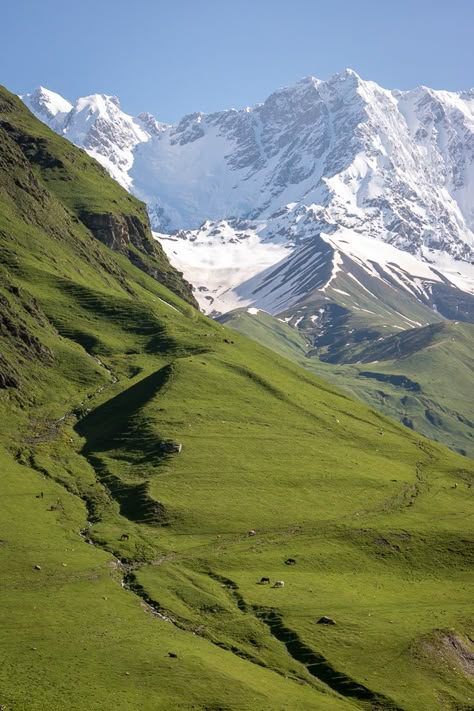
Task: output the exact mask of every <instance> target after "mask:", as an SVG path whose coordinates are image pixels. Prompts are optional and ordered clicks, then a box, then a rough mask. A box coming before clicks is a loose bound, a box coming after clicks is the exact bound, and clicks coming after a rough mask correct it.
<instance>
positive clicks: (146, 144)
mask: <svg viewBox="0 0 474 711" xmlns="http://www.w3.org/2000/svg"><path fill="white" fill-rule="evenodd" d="M22 98H23V100H24V101H25V102H26V103H27V105H28V106H29V107H30V108H31V110H32V111H33V112H34V113H35V114H36V115H37V116H39V117H40V118H41V119H42V120H44V121H45V122H46V123H48V124H49V125H50V126H51V127H52V128H53V129H54V130H56V131H58V132H60V133H61V134H62V135H64V136H66V137H67V138H69V139H70V140H72V141H73V142H75V143H77V144H78V145H80V146H83V147H84V148H85V149H86V150H87V151H88V152H89V153H90V154H91V155H93V156H94V157H95V158H97V159H98V160H99V161H100V162H101V163H102V164H103V165H104V166H105V167H106V168H107V169H108V170H109V171H110V172H111V174H112V175H113V176H114V177H115V178H116V179H117V180H119V181H120V182H121V183H122V184H123V185H124V186H126V187H127V188H128V189H129V190H131V191H132V192H133V193H134V194H136V195H137V196H138V197H140V198H142V199H143V200H145V202H146V203H147V204H148V207H149V212H150V216H151V219H152V224H153V226H154V228H155V230H156V232H157V233H158V235H157V236H158V238H159V239H160V240H161V241H162V244H163V246H164V247H165V249H166V250H167V252H168V255H169V257H170V258H171V260H172V261H174V263H175V265H176V266H178V267H179V268H180V269H182V271H184V273H185V275H186V277H187V278H188V279H189V280H190V281H192V282H193V283H194V284H195V286H196V289H197V292H196V296H197V298H198V299H200V303H201V305H202V306H203V308H205V310H207V311H221V312H222V311H226V310H229V309H231V308H235V307H236V306H240V305H244V304H245V305H247V304H250V305H255V306H256V307H262V308H266V309H267V310H270V311H271V312H272V313H278V312H279V311H280V312H281V311H283V310H285V309H287V308H289V307H290V306H294V305H295V304H298V303H300V302H301V300H302V299H303V300H304V299H305V298H306V297H307V296H308V294H309V293H310V292H311V291H312V290H315V289H316V290H320V291H321V292H322V293H324V290H327V288H328V286H329V285H330V284H331V283H332V286H335V284H336V281H335V275H336V274H337V269H338V265H339V264H342V263H344V264H345V265H346V268H348V267H347V265H348V264H349V262H350V263H351V264H354V260H355V262H357V263H358V268H362V266H361V264H362V263H363V265H364V266H363V269H364V270H365V271H366V272H367V273H370V272H371V271H372V277H373V278H374V279H379V280H385V281H386V282H387V283H390V284H391V285H392V287H391V288H395V287H396V288H397V289H398V290H400V289H401V290H403V291H404V292H406V293H408V294H411V295H412V297H413V298H414V299H418V300H419V301H420V302H421V303H423V304H426V305H427V306H429V308H430V309H433V308H434V309H439V310H440V312H441V313H443V307H442V304H441V301H443V299H442V298H441V297H440V293H441V292H443V293H444V291H445V290H446V288H448V289H449V290H452V291H450V297H449V298H450V299H451V300H452V299H453V298H454V292H456V293H469V292H471V291H472V290H474V286H473V285H474V279H473V277H474V274H473V270H474V268H473V267H472V262H474V90H471V91H466V92H458V93H453V92H446V91H434V90H432V89H428V88H426V87H420V88H418V89H415V90H413V91H406V92H401V91H388V90H385V89H382V88H381V87H380V86H378V85H377V84H375V83H373V82H370V81H364V80H362V79H361V78H360V77H359V76H358V75H357V74H356V73H355V72H353V71H351V70H346V71H344V72H342V73H340V74H337V75H335V76H334V77H332V78H331V79H329V80H327V81H320V80H318V79H315V78H314V77H308V78H306V79H303V80H302V81H300V82H298V83H297V84H296V85H295V86H292V87H289V88H284V89H280V90H278V91H276V92H275V93H273V94H272V95H271V96H270V97H269V98H268V99H267V100H266V101H265V102H264V103H263V104H259V105H257V106H255V107H253V108H246V109H242V110H234V109H232V110H228V111H222V112H217V113H213V114H207V115H206V114H202V113H195V114H190V115H188V116H185V117H184V118H183V119H182V120H181V121H180V122H179V123H178V124H177V125H166V124H161V123H159V122H158V121H157V120H156V119H155V118H154V117H153V116H151V115H149V114H141V115H140V116H138V117H135V118H133V117H131V116H128V115H127V114H125V113H123V112H122V111H121V109H120V106H119V102H118V100H117V99H116V98H114V97H109V96H101V95H96V96H91V97H86V98H82V99H79V100H78V101H76V102H75V103H74V104H69V102H67V101H65V100H64V99H62V98H61V97H59V96H58V95H57V94H54V93H53V92H49V91H47V90H45V89H39V90H37V91H36V92H34V93H33V94H30V95H27V96H24V97H22ZM383 243H385V244H383ZM406 252H408V253H410V254H409V255H406V254H405V253H406ZM440 285H444V286H443V287H442V288H441V286H440ZM366 288H367V287H366ZM463 298H464V297H463ZM466 298H467V299H468V301H469V299H472V298H473V297H472V296H471V297H469V296H466ZM469 303H470V301H469ZM471 309H472V307H469V308H468V309H467V311H469V312H471ZM464 310H465V309H464ZM463 313H464V311H463Z"/></svg>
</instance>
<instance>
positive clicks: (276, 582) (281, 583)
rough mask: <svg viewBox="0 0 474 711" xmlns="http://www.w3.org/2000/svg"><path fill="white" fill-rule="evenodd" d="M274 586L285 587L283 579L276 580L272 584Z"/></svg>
mask: <svg viewBox="0 0 474 711" xmlns="http://www.w3.org/2000/svg"><path fill="white" fill-rule="evenodd" d="M273 587H274V588H284V587H285V581H284V580H276V581H275V584H274V585H273Z"/></svg>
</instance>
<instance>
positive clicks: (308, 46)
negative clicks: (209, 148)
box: [0, 0, 474, 121]
mask: <svg viewBox="0 0 474 711" xmlns="http://www.w3.org/2000/svg"><path fill="white" fill-rule="evenodd" d="M2 5H3V7H2V11H1V23H2V47H1V60H0V66H1V67H2V72H1V76H0V82H1V83H3V84H5V85H6V86H7V87H8V88H9V89H11V90H12V91H15V92H17V93H24V92H28V91H31V90H33V89H34V88H36V87H37V86H38V85H40V84H41V85H43V86H46V87H48V88H50V89H53V90H55V91H57V92H59V93H60V94H62V95H64V96H66V97H67V98H69V99H74V98H77V97H78V96H84V95H85V94H91V93H96V92H99V93H106V94H115V95H117V96H118V97H119V98H120V100H121V104H122V108H123V109H124V110H125V111H127V112H129V113H132V114H137V113H139V112H141V111H150V112H152V113H153V114H154V115H155V116H156V117H157V118H158V119H160V120H162V121H175V120H176V119H178V118H180V117H181V116H182V115H184V114H185V113H190V112H192V111H197V110H202V111H214V110H218V109H224V108H230V107H236V108H237V107H241V106H246V105H252V104H254V103H257V102H259V101H262V100H264V99H265V98H266V97H267V96H268V95H269V94H270V93H271V92H272V91H273V90H274V89H276V88H278V87H281V86H285V85H288V84H292V83H294V82H295V81H297V80H298V79H300V78H302V77H304V76H307V75H309V74H312V75H314V76H317V77H319V78H322V79H325V78H328V77H329V76H330V75H331V74H334V73H335V72H337V71H340V70H341V69H344V68H345V67H350V68H352V69H354V70H355V71H357V72H358V73H359V74H360V75H361V76H362V77H363V78H365V79H373V80H374V81H376V82H378V83H379V84H381V85H382V86H384V87H386V88H400V89H408V88H413V87H414V86H417V85H419V84H425V85H427V86H432V87H434V88H445V89H451V90H459V89H466V88H470V87H472V86H474V39H473V38H474V35H473V32H474V0H324V1H321V0H174V1H173V0H166V1H165V0H95V1H93V0H75V2H70V1H68V0H10V1H9V2H4V3H2Z"/></svg>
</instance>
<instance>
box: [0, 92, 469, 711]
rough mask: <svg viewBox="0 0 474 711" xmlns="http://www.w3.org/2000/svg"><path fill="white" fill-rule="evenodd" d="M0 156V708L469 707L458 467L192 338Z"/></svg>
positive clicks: (177, 311)
mask: <svg viewBox="0 0 474 711" xmlns="http://www.w3.org/2000/svg"><path fill="white" fill-rule="evenodd" d="M7 98H8V95H7ZM4 107H5V105H4ZM3 110H4V111H5V110H6V109H5V108H4V109H3ZM15 111H16V109H15ZM7 118H8V122H9V123H10V124H11V125H13V124H15V125H16V123H17V120H16V118H15V117H14V116H13V115H12V114H10V113H8V117H7ZM1 119H2V120H3V119H4V117H3V116H2V117H1ZM23 120H24V121H27V120H28V121H29V122H31V125H32V126H33V128H35V124H34V120H33V119H32V118H31V117H30V116H29V115H28V114H27V112H26V111H25V117H24V119H23ZM18 125H19V124H18ZM35 130H36V128H35ZM38 130H39V129H38ZM41 130H44V131H45V132H46V134H47V135H46V137H47V138H48V137H49V133H48V132H47V131H46V129H43V128H42V129H41ZM20 135H21V131H20ZM55 140H57V141H59V143H60V144H61V150H64V151H66V147H65V146H66V145H68V144H64V145H63V142H61V140H60V139H55ZM0 141H1V145H2V152H1V153H0V155H1V156H5V155H7V156H9V160H10V162H9V163H8V162H7V164H5V162H0V169H1V170H0V180H1V181H2V186H4V190H2V192H1V196H2V197H1V201H2V202H1V204H0V245H1V264H2V266H1V275H0V276H1V279H0V313H1V321H0V344H1V347H0V354H1V360H0V422H1V423H2V425H1V429H0V496H1V500H2V502H3V515H2V517H1V518H0V559H1V562H2V580H1V583H0V598H1V605H0V610H1V613H0V621H1V627H2V629H1V631H2V634H1V637H0V655H1V658H2V665H1V666H0V703H1V704H3V705H4V707H5V708H6V709H8V711H18V710H20V711H26V710H28V711H38V710H41V711H43V710H45V711H46V710H47V711H55V710H57V711H63V710H66V709H67V710H68V711H70V710H72V711H75V710H81V711H82V710H83V709H84V710H85V709H87V710H88V711H89V710H90V709H96V710H97V711H99V710H100V711H105V710H108V709H114V710H115V709H119V710H120V711H122V710H123V711H125V710H127V711H136V710H137V709H144V710H145V711H146V710H147V709H150V711H151V709H153V710H154V711H156V710H157V709H163V711H165V710H166V711H173V709H207V710H211V709H236V710H238V709H252V710H262V711H265V710H266V709H287V710H288V711H290V710H291V711H293V710H294V709H308V710H309V709H321V710H324V711H343V710H345V709H347V710H349V709H357V708H365V709H379V710H380V709H406V710H407V711H411V710H413V711H415V710H416V711H418V710H419V709H425V708H426V709H428V708H429V709H437V708H439V709H458V710H459V709H467V708H469V703H470V701H469V698H470V695H471V694H472V686H470V677H469V674H468V669H467V666H466V664H467V662H466V659H467V657H468V654H469V649H470V646H469V645H470V642H469V640H468V636H469V635H471V637H472V634H473V632H472V618H471V617H470V615H471V614H472V608H471V605H470V602H471V601H470V596H469V591H468V581H469V575H470V574H471V570H472V569H471V568H470V567H469V564H470V561H469V551H470V548H469V545H468V538H469V535H470V530H471V526H470V518H469V516H471V515H472V506H471V499H472V496H471V491H472V490H471V489H470V488H469V485H470V482H471V480H472V475H473V473H474V466H473V464H472V463H471V462H470V461H468V460H465V459H463V458H461V457H459V456H458V455H455V454H454V453H451V452H450V451H449V450H446V449H445V448H443V447H441V446H438V445H436V444H434V443H430V442H428V441H427V440H424V439H423V438H421V437H420V436H419V435H415V434H414V433H413V432H411V431H410V430H409V429H407V428H403V427H401V426H399V425H397V424H395V423H394V422H391V421H389V420H387V419H385V418H384V417H383V416H381V415H379V414H377V413H376V412H374V411H372V410H370V409H368V408H367V407H366V406H364V405H363V404H361V403H358V402H355V401H352V400H351V399H349V398H348V397H346V396H345V395H343V394H341V393H339V392H338V391H336V390H333V388H332V387H331V386H330V385H327V384H325V383H324V382H323V381H320V380H319V379H317V378H316V377H314V376H313V375H312V374H311V373H309V372H307V371H305V370H303V369H302V368H300V367H298V366H297V365H294V364H292V363H290V362H289V361H287V360H285V359H283V358H281V357H279V356H278V355H275V354H273V353H271V352H269V351H268V350H267V349H266V348H264V347H261V346H258V345H256V344H254V343H253V342H252V341H250V340H248V339H247V338H246V337H244V336H242V335H240V334H234V333H233V332H232V331H229V330H227V329H226V328H224V327H223V326H222V325H221V324H218V323H216V322H212V321H210V320H208V319H206V318H205V317H203V316H202V315H201V314H199V313H198V312H197V311H196V310H195V309H193V308H192V307H191V306H189V304H187V303H185V302H184V301H182V300H181V299H180V298H179V297H178V296H176V295H175V294H173V293H172V292H171V291H169V290H168V289H167V288H166V287H164V286H162V285H161V284H160V283H159V282H158V281H157V280H156V279H153V278H152V277H151V276H149V275H148V274H147V273H144V271H142V270H140V269H138V268H137V267H136V266H134V265H133V264H132V263H131V261H130V259H129V258H128V256H129V255H127V254H124V253H122V252H121V251H112V250H111V249H109V248H108V247H107V246H105V245H104V244H102V243H101V242H100V241H97V240H96V239H95V238H94V237H93V235H92V234H91V232H90V231H89V230H88V229H87V228H86V226H85V225H84V224H83V223H81V222H80V221H79V222H77V221H76V220H74V219H73V213H71V211H70V205H71V204H72V203H73V202H74V199H75V198H74V197H70V196H69V197H68V198H67V199H66V198H64V196H62V195H61V193H60V192H55V191H53V190H52V189H51V188H50V186H49V185H48V180H47V178H46V177H45V176H44V175H43V170H44V168H43V167H41V166H38V164H37V163H34V162H33V163H31V162H30V160H29V159H28V157H25V153H24V152H23V149H22V148H21V141H20V142H18V140H14V139H13V138H12V132H11V130H10V129H9V130H7V131H5V130H3V129H1V128H0ZM83 160H84V161H86V158H84V159H83ZM87 160H88V159H87ZM84 165H85V168H84V169H85V170H86V169H88V164H87V165H86V163H85V164H84ZM91 165H92V166H94V165H95V164H94V163H93V162H91ZM94 169H95V168H94ZM46 175H47V173H46ZM103 180H104V181H105V182H107V183H108V182H109V179H108V178H106V177H105V176H103ZM74 186H75V182H74V181H71V182H70V184H69V191H70V192H74V189H75V187H74ZM64 189H65V190H66V188H64ZM107 189H108V188H107ZM114 189H115V186H114ZM104 190H106V186H105V185H104ZM124 195H125V194H124ZM124 199H125V198H124ZM176 278H178V277H176ZM168 439H173V440H176V441H178V442H180V443H182V445H183V448H182V451H181V453H179V454H167V453H166V452H164V451H163V447H162V443H163V441H164V440H168ZM249 531H255V535H249ZM288 558H293V559H294V560H295V561H296V564H295V565H291V566H289V565H286V564H285V561H286V560H287V559H288ZM36 566H39V569H37V568H36ZM262 576H268V577H270V578H271V580H272V581H275V580H284V581H285V587H284V588H274V587H272V586H269V585H259V584H258V581H259V580H260V578H261V577H262ZM322 615H330V616H331V617H333V618H334V619H335V620H336V622H337V624H336V625H335V626H322V625H317V624H316V620H317V619H318V618H319V617H321V616H322ZM169 652H172V653H173V654H175V655H177V657H170V656H169Z"/></svg>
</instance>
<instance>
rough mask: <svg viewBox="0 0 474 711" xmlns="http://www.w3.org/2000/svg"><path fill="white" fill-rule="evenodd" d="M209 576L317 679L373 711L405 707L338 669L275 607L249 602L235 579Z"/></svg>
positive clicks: (210, 574) (243, 611) (397, 710)
mask: <svg viewBox="0 0 474 711" xmlns="http://www.w3.org/2000/svg"><path fill="white" fill-rule="evenodd" d="M209 577H211V578H212V579H213V580H215V581H216V582H218V583H220V584H221V585H223V586H224V587H225V588H227V590H228V592H229V595H230V597H231V598H232V599H233V600H234V601H235V603H236V605H237V607H238V608H239V610H240V611H241V612H242V613H244V614H245V613H253V614H255V616H256V617H257V619H259V620H261V621H262V622H263V623H264V624H265V625H267V627H268V628H269V630H270V632H271V634H272V635H273V637H275V639H277V640H278V641H279V642H282V643H283V644H284V645H285V647H286V649H287V652H288V654H289V655H290V656H291V657H292V658H293V659H294V660H295V661H296V662H299V663H300V664H303V665H304V666H305V667H306V669H307V670H308V672H309V673H310V674H311V676H313V677H314V678H315V679H317V680H318V681H321V682H323V683H324V684H326V685H327V686H329V687H330V688H331V689H332V690H333V691H335V692H337V693H338V694H340V695H341V696H344V697H347V698H351V699H354V700H355V701H357V702H362V703H363V705H364V706H366V705H367V704H370V708H371V709H374V711H375V709H384V710H385V711H403V710H402V709H401V708H400V707H399V706H397V705H396V704H395V703H394V702H393V701H391V700H390V699H388V698H386V697H384V696H383V695H381V694H377V693H376V692H374V691H371V689H368V688H367V687H366V686H364V685H363V684H359V682H357V681H355V680H354V679H351V677H349V676H347V675H346V674H343V673H342V672H339V671H337V669H335V668H334V667H333V666H332V664H331V663H330V662H329V661H328V660H327V659H326V658H325V657H324V656H323V655H322V654H320V653H319V652H315V651H314V650H313V649H311V648H310V647H308V645H306V644H305V643H304V642H303V641H302V640H301V639H300V637H299V636H298V634H297V633H296V632H294V631H293V630H291V629H290V628H289V627H287V626H286V625H284V624H283V619H282V616H281V615H280V614H279V613H278V612H277V611H276V610H273V609H267V608H262V607H259V606H257V605H252V606H250V605H248V604H247V603H246V602H245V600H244V598H243V596H242V595H241V594H240V592H239V586H238V585H237V583H235V582H234V581H233V580H230V578H226V577H224V576H222V575H217V574H216V573H209Z"/></svg>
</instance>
